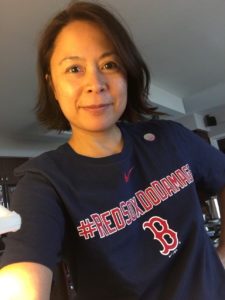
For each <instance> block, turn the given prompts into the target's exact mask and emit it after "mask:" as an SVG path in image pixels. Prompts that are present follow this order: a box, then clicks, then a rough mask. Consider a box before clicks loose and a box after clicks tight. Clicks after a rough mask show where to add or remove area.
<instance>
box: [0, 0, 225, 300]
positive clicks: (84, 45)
mask: <svg viewBox="0 0 225 300" xmlns="http://www.w3.org/2000/svg"><path fill="white" fill-rule="evenodd" d="M38 75H39V99H38V103H37V105H36V113H37V117H38V119H39V121H40V122H41V124H42V125H44V126H45V127H46V128H47V129H56V130H58V131H59V132H61V131H64V130H70V129H71V132H72V134H71V137H70V139H69V141H68V143H65V144H63V145H62V146H60V147H59V148H58V149H56V150H53V151H49V152H46V153H44V154H42V155H40V156H39V157H36V158H34V159H31V160H29V161H28V162H27V163H25V164H24V165H22V166H21V167H19V168H17V169H16V175H18V176H20V177H21V179H20V181H19V183H18V186H17V188H16V191H15V192H14V194H13V201H12V203H11V209H12V210H15V211H16V212H17V213H19V214H20V215H21V218H22V226H21V229H20V230H19V231H18V232H16V233H10V234H8V236H7V238H6V239H5V241H4V242H5V246H6V250H5V253H4V255H3V257H2V259H1V267H2V270H1V271H0V274H1V275H0V293H1V296H2V295H3V291H4V286H6V285H5V283H6V282H7V281H9V282H10V280H11V281H12V282H13V285H14V286H15V282H16V293H15V292H14V294H13V291H12V290H10V289H7V290H6V291H4V293H5V294H4V298H2V297H1V299H3V300H5V299H21V300H25V299H29V300H33V299H39V300H40V299H41V300H45V299H49V297H50V293H51V287H52V282H53V283H54V274H55V266H56V264H57V263H58V262H60V261H65V262H66V264H67V265H68V267H69V269H70V272H71V278H72V281H73V285H74V288H75V291H76V296H75V299H80V300H90V299H91V300H92V299H93V300H139V299H140V300H181V299H182V300H222V299H225V269H224V266H225V230H224V216H225V156H224V154H222V153H221V152H219V151H217V150H216V149H215V148H213V147H212V146H210V145H208V144H207V143H206V142H205V141H203V140H202V139H201V138H199V137H198V136H197V135H195V134H194V133H192V132H191V131H189V130H188V129H186V128H184V127H183V126H182V125H180V124H178V123H176V122H173V121H166V120H157V119H155V118H152V116H154V115H157V112H156V111H155V110H154V109H152V108H151V107H150V106H149V103H148V93H149V83H150V74H149V71H148V68H147V66H146V64H145V62H144V61H143V59H142V57H141V55H140V53H139V52H138V50H137V48H136V46H135V45H134V43H133V41H132V39H131V38H130V37H129V35H128V33H127V31H126V30H125V28H124V27H123V26H122V25H121V24H120V22H119V21H118V20H117V19H116V18H115V16H113V15H112V14H111V13H110V12H109V11H108V10H107V9H105V8H104V7H103V6H101V5H99V4H95V3H91V2H90V3H89V2H77V1H74V2H73V3H72V4H70V6H69V7H67V8H66V9H65V10H64V11H62V12H60V13H59V14H58V15H57V16H55V17H54V18H53V19H52V20H51V21H50V22H49V24H48V25H47V27H46V28H45V30H44V31H43V33H42V37H41V40H40V45H39V52H38ZM196 185H197V186H199V187H201V189H204V190H205V192H207V193H208V195H215V194H218V196H219V201H220V206H221V215H222V232H221V239H220V245H219V247H218V248H217V249H215V248H214V247H213V245H212V242H211V241H210V239H209V237H208V235H207V233H206V231H205V229H204V220H203V217H202V210H201V206H200V201H199V199H198V195H197V189H196ZM7 293H8V295H7ZM10 293H12V294H10ZM7 297H8V298H7ZM10 297H11V298H10Z"/></svg>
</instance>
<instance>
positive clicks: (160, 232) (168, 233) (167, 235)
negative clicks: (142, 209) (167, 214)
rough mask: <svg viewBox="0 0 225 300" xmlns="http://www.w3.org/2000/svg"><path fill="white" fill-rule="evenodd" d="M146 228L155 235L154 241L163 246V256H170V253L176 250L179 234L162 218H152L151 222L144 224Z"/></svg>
mask: <svg viewBox="0 0 225 300" xmlns="http://www.w3.org/2000/svg"><path fill="white" fill-rule="evenodd" d="M156 226H157V227H156ZM159 226H160V229H159V228H158V227H159ZM146 228H148V229H150V230H151V231H152V232H153V234H154V239H155V240H158V241H159V242H160V243H161V244H162V246H163V250H161V251H160V253H161V254H163V255H168V254H169V252H170V251H173V250H175V249H176V247H177V245H178V239H177V233H176V232H175V231H173V230H172V229H170V228H169V226H168V223H167V221H166V220H164V219H162V218H160V217H152V218H150V219H149V221H146V222H144V223H143V229H144V230H145V229H146Z"/></svg>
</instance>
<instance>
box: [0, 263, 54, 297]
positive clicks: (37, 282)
mask: <svg viewBox="0 0 225 300" xmlns="http://www.w3.org/2000/svg"><path fill="white" fill-rule="evenodd" d="M51 283H52V271H51V270H50V269H49V268H47V267H46V266H44V265H41V264H38V263H32V262H20V263H13V264H10V265H8V266H6V267H4V268H2V269H1V270H0V295H1V296H0V297H1V299H2V300H10V299H13V300H49V298H50V291H51Z"/></svg>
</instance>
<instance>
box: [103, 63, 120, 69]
mask: <svg viewBox="0 0 225 300" xmlns="http://www.w3.org/2000/svg"><path fill="white" fill-rule="evenodd" d="M103 69H104V70H113V69H118V65H117V63H115V62H113V61H110V62H108V63H106V64H104V66H103Z"/></svg>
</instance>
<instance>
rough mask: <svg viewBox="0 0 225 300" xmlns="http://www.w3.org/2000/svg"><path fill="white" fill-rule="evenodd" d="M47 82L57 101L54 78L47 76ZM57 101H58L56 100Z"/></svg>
mask: <svg viewBox="0 0 225 300" xmlns="http://www.w3.org/2000/svg"><path fill="white" fill-rule="evenodd" d="M45 80H46V81H47V84H48V85H49V87H50V88H51V89H52V92H53V94H54V96H55V99H56V94H55V89H54V85H53V82H52V77H51V75H50V74H45ZM56 101H58V100H57V99H56Z"/></svg>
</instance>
